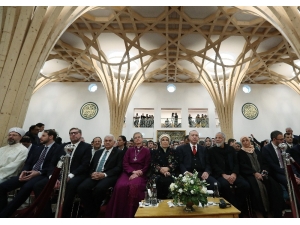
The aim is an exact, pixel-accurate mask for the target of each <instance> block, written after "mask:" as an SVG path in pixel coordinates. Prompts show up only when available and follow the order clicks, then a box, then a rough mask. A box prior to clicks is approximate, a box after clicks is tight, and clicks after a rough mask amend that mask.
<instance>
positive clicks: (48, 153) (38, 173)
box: [0, 130, 58, 218]
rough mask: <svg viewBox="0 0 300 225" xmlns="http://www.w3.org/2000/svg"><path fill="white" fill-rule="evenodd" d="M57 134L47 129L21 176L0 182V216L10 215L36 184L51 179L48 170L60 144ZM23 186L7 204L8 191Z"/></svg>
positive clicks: (33, 150)
mask: <svg viewBox="0 0 300 225" xmlns="http://www.w3.org/2000/svg"><path fill="white" fill-rule="evenodd" d="M56 136H57V134H56V132H55V131H53V130H45V131H44V133H43V135H42V136H41V139H40V141H41V143H42V144H43V145H42V146H39V147H38V148H35V149H31V151H32V152H31V154H30V157H29V158H28V159H27V160H26V162H25V165H24V167H23V169H22V172H21V174H20V175H19V176H15V177H12V178H10V179H8V180H7V181H5V182H3V183H1V184H0V217H1V218H5V217H10V216H11V215H12V214H13V213H14V212H15V211H16V210H17V209H18V208H19V207H20V206H21V205H22V204H23V203H24V202H25V201H26V199H27V198H28V197H29V195H30V193H31V191H32V190H33V187H34V185H35V184H36V183H37V182H39V181H42V180H45V181H46V182H47V181H48V180H49V179H48V176H47V172H48V170H49V168H50V164H51V162H52V160H53V156H54V154H55V152H56V149H57V147H58V145H57V144H56V143H55V142H54V140H55V138H56ZM19 187H21V189H20V191H19V192H18V194H17V195H16V196H15V198H14V199H13V200H12V201H11V202H10V203H9V204H7V193H8V192H10V191H12V190H15V189H17V188H19Z"/></svg>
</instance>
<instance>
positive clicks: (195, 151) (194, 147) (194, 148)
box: [193, 145, 197, 155]
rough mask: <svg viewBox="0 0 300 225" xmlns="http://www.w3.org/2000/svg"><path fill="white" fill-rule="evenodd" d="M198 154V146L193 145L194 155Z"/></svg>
mask: <svg viewBox="0 0 300 225" xmlns="http://www.w3.org/2000/svg"><path fill="white" fill-rule="evenodd" d="M196 153H197V150H196V146H195V145H193V154H194V155H196Z"/></svg>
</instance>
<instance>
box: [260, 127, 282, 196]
mask: <svg viewBox="0 0 300 225" xmlns="http://www.w3.org/2000/svg"><path fill="white" fill-rule="evenodd" d="M283 140H284V137H283V135H282V133H281V132H280V131H278V130H275V131H273V132H272V133H271V142H270V143H269V144H267V145H265V146H264V147H263V148H262V154H263V157H264V158H265V160H266V162H267V163H268V166H269V168H270V171H269V175H270V176H272V177H273V179H275V180H276V181H277V182H278V183H280V184H282V185H283V186H284V187H285V188H286V190H288V189H287V180H286V176H285V172H284V164H283V159H282V155H281V150H280V149H279V147H278V145H279V144H281V143H282V142H283Z"/></svg>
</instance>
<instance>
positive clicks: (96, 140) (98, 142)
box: [92, 137, 102, 158]
mask: <svg viewBox="0 0 300 225" xmlns="http://www.w3.org/2000/svg"><path fill="white" fill-rule="evenodd" d="M92 143H93V145H92V146H93V148H92V158H93V156H94V154H95V153H96V152H97V151H99V150H100V149H101V145H102V139H101V137H95V138H94V139H93V141H92Z"/></svg>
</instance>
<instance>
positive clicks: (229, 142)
mask: <svg viewBox="0 0 300 225" xmlns="http://www.w3.org/2000/svg"><path fill="white" fill-rule="evenodd" d="M235 142H236V140H235V139H233V138H229V139H228V145H229V146H232V147H234V146H235Z"/></svg>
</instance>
